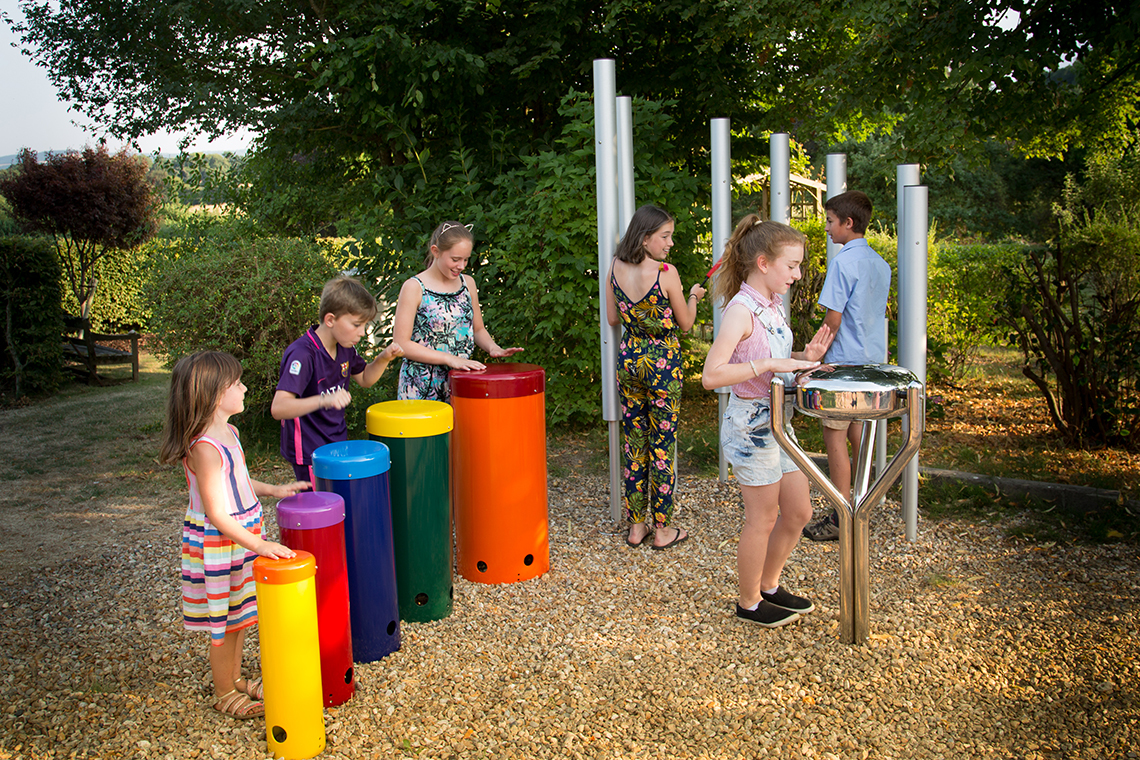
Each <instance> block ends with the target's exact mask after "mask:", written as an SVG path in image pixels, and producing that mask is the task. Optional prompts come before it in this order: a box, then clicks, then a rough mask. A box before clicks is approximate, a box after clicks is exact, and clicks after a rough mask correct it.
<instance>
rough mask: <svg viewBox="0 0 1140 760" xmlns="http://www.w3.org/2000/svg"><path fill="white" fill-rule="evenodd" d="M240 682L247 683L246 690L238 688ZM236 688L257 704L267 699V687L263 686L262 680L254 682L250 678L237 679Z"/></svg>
mask: <svg viewBox="0 0 1140 760" xmlns="http://www.w3.org/2000/svg"><path fill="white" fill-rule="evenodd" d="M238 681H245V688H242V687H241V686H238ZM234 688H235V689H237V690H238V691H240V692H241V693H242V694H245V695H246V696H247V697H249V698H250V699H252V700H254V701H255V702H260V701H262V700H263V699H265V686H264V685H262V683H261V679H260V678H255V679H253V680H252V681H251V680H250V679H248V678H238V679H235V680H234Z"/></svg>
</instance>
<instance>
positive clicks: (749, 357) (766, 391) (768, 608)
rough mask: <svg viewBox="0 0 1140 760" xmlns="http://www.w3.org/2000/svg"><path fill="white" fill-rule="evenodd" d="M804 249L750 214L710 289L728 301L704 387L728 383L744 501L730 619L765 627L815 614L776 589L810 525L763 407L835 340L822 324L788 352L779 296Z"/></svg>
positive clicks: (729, 431)
mask: <svg viewBox="0 0 1140 760" xmlns="http://www.w3.org/2000/svg"><path fill="white" fill-rule="evenodd" d="M806 244H807V239H806V238H805V237H804V236H803V234H801V233H800V232H798V231H796V230H794V229H792V228H791V227H789V226H787V225H786V224H780V223H779V222H765V221H762V220H761V219H760V218H759V217H758V216H756V215H755V214H751V215H749V216H747V217H745V218H744V219H743V220H742V221H741V222H740V224H739V225H737V227H736V230H735V231H734V232H733V233H732V237H731V238H729V241H728V244H727V245H726V246H725V251H724V258H723V260H722V263H721V266H720V270H719V271H718V273H717V279H716V282H715V284H714V292H715V293H716V296H717V298H718V299H720V300H722V301H728V305H727V306H726V307H725V311H724V318H723V319H722V320H721V326H720V331H719V332H718V333H717V337H716V340H715V341H714V342H713V345H712V348H710V349H709V353H708V356H707V357H706V359H705V367H704V373H703V375H702V377H701V382H702V384H703V385H704V387H705V388H708V389H713V388H723V387H725V386H729V385H731V386H732V396H731V397H730V399H729V402H728V406H727V408H726V410H725V414H724V417H723V418H722V420H721V432H720V438H721V446H722V447H723V451H724V453H725V457H726V458H727V459H728V461H729V462H730V463H731V464H732V473H733V476H734V477H735V478H736V481H737V483H738V484H739V485H740V494H741V497H742V499H743V501H744V527H743V529H742V530H741V532H740V542H739V544H738V545H737V550H736V569H737V575H738V582H739V598H738V599H737V603H736V616H737V617H739V618H741V619H743V620H747V621H750V622H754V623H758V624H759V625H762V626H764V627H767V628H776V627H778V626H782V625H786V624H788V623H791V622H793V621H795V620H798V619H799V616H800V615H803V614H806V613H808V612H811V611H812V610H813V609H815V606H814V605H813V604H812V603H811V602H810V601H808V600H807V599H804V598H803V597H799V596H796V595H795V594H792V593H790V592H788V591H787V590H785V589H784V588H783V587H782V586H781V585H780V574H781V573H782V572H783V569H784V563H785V562H787V559H788V556H789V555H790V554H791V553H792V549H793V548H795V545H796V542H797V541H798V540H799V537H800V531H801V530H802V529H803V527H804V526H805V525H807V522H808V520H809V519H811V500H810V497H809V487H808V480H807V476H805V475H804V474H803V473H802V472H800V471H799V469H797V468H796V466H795V464H794V463H793V462H792V460H791V458H790V457H789V456H788V455H787V454H785V453H784V451H783V450H782V449H781V448H780V446H779V444H777V443H776V439H775V436H774V435H772V429H771V410H770V407H769V397H770V395H771V381H772V376H773V374H774V373H776V374H781V375H783V374H784V373H793V372H797V371H799V370H804V369H811V368H812V367H816V366H819V359H820V357H822V356H823V354H824V351H826V350H827V346H828V345H829V344H830V343H831V339H832V337H833V336H832V333H831V330H830V329H829V328H828V327H826V326H824V327H821V328H820V329H819V332H817V333H816V334H815V337H813V338H812V340H811V342H810V343H808V344H807V346H805V347H804V350H803V351H801V352H794V351H792V331H791V328H790V327H789V326H788V323H787V321H786V320H785V319H784V312H783V309H782V308H781V304H782V298H781V296H783V295H784V294H786V293H787V292H788V289H789V288H790V287H791V286H792V283H794V282H795V281H796V280H798V279H799V278H800V264H801V263H802V262H803V258H804V254H805V251H806ZM730 299H731V300H730ZM790 379H791V378H790V377H788V378H786V379H785V382H787V381H789V380H790ZM788 418H789V421H790V415H789V416H788ZM790 433H791V431H790V425H789V434H790Z"/></svg>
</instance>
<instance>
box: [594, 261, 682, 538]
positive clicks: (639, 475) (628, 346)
mask: <svg viewBox="0 0 1140 760" xmlns="http://www.w3.org/2000/svg"><path fill="white" fill-rule="evenodd" d="M668 266H669V265H668V264H662V265H661V268H660V269H659V270H658V274H657V281H656V282H654V283H653V287H651V288H650V289H649V292H648V293H646V294H645V297H643V298H642V299H641V300H640V301H638V302H636V303H634V302H633V301H631V300H630V298H629V296H627V295H626V294H625V293H624V292H623V291H622V289H621V286H619V285H618V283H617V279H616V278H614V277H613V276H612V275H611V277H610V279H611V287H612V288H613V290H614V297H615V301H616V303H617V309H618V314H619V315H620V317H621V323H622V326H623V327H625V334H624V335H623V336H622V339H621V347H620V349H619V353H618V359H617V381H618V394H619V397H620V398H621V415H622V434H623V437H624V438H625V443H624V446H623V449H622V453H623V455H624V463H623V464H624V467H623V470H622V480H623V484H624V488H623V500H624V504H625V511H626V514H627V516H628V517H629V519H630V521H631V522H635V523H639V522H645V521H646V516H647V513H648V514H649V515H651V516H652V519H653V523H654V525H655V526H656V527H658V528H663V527H665V526H667V525H668V524H669V520H670V518H671V517H672V515H673V492H674V489H675V487H676V481H677V477H676V472H675V470H674V466H673V450H674V446H675V444H676V441H677V415H678V413H679V412H680V410H681V344H680V341H679V340H678V339H677V334H678V328H677V322H676V320H675V319H673V309H672V307H670V305H669V297H668V296H666V295H665V292H664V291H663V290H662V289H661V272H663V271H665V270H666V268H667V267H668Z"/></svg>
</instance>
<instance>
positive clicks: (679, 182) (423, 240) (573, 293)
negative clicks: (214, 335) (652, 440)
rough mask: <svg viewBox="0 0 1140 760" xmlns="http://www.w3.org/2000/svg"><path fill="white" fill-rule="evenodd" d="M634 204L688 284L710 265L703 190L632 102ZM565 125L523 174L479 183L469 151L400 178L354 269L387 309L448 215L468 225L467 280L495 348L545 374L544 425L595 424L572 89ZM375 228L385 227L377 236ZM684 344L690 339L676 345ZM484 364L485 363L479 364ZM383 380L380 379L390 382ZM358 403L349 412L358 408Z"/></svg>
mask: <svg viewBox="0 0 1140 760" xmlns="http://www.w3.org/2000/svg"><path fill="white" fill-rule="evenodd" d="M633 107H634V119H635V122H636V124H637V125H638V126H637V129H636V130H635V145H634V150H635V165H636V166H637V167H638V168H637V176H636V186H635V197H636V198H637V203H638V205H640V204H643V203H655V204H657V205H659V206H661V207H662V208H664V209H666V210H667V211H668V212H669V213H670V214H672V215H673V216H674V217H675V218H676V220H677V231H676V234H675V236H674V240H675V243H676V244H675V246H674V247H673V249H672V251H671V252H670V254H669V260H670V262H672V263H674V264H675V265H676V266H677V268H678V270H679V272H680V274H681V280H682V282H683V283H684V284H685V286H686V288H687V287H688V286H689V285H690V284H691V283H693V282H699V281H700V280H701V278H703V277H704V273H705V271H706V270H707V268H708V266H709V263H708V262H709V261H710V255H709V251H707V250H698V240H700V239H702V236H707V233H708V220H707V212H706V211H705V210H704V208H703V207H702V206H700V205H699V204H698V199H699V198H700V192H701V182H700V181H699V180H698V179H696V178H694V177H692V176H690V175H688V174H685V173H682V172H680V171H677V170H675V169H673V168H671V167H672V166H673V162H672V158H673V156H672V155H671V153H670V151H671V148H670V144H669V141H668V140H666V139H665V130H666V129H667V127H668V117H667V116H666V115H665V107H664V106H663V105H662V104H658V103H652V102H647V101H644V100H639V99H635V100H634V103H633ZM562 115H563V116H565V117H567V126H566V127H565V128H564V129H563V131H562V133H561V134H560V135H559V136H558V137H557V139H555V140H554V141H553V143H552V145H551V148H550V150H544V151H540V152H538V153H536V154H534V155H531V156H522V157H520V160H521V163H522V166H521V167H517V168H512V169H510V170H507V171H504V172H502V173H500V174H498V175H496V176H494V177H490V178H483V177H482V176H480V175H479V174H478V170H477V167H476V166H475V164H474V162H473V161H472V160H471V157H470V154H469V153H468V152H466V151H465V150H462V149H460V150H457V151H455V152H454V153H453V154H452V156H451V157H449V158H448V157H444V158H441V157H434V158H432V159H431V160H427V161H424V162H423V163H421V164H420V165H418V166H416V167H415V173H417V174H419V173H421V172H422V173H423V175H424V176H425V177H426V180H412V179H408V180H404V179H403V178H402V177H403V175H396V177H397V179H398V181H396V180H393V184H392V187H391V197H392V198H394V199H396V201H398V203H397V202H396V201H393V203H392V208H394V209H398V213H396V212H395V211H393V212H388V211H386V210H385V211H379V212H377V215H376V217H375V218H374V219H371V220H369V221H370V224H368V225H366V227H368V228H370V229H371V230H372V235H373V237H372V238H370V239H366V236H364V235H361V236H360V237H361V240H360V242H359V243H358V244H357V245H356V250H357V256H358V261H357V262H356V264H357V265H358V266H359V267H360V268H362V269H365V270H367V271H368V273H369V277H370V279H371V280H372V281H373V283H374V284H375V286H376V287H377V288H378V290H379V291H380V292H381V294H382V298H383V299H385V300H387V301H388V302H389V303H395V300H396V294H397V292H398V291H399V288H400V285H401V284H402V283H403V281H404V280H406V279H407V278H408V277H410V276H411V275H413V274H416V273H417V272H419V271H420V270H422V269H423V260H424V256H425V254H426V252H427V241H428V238H429V237H430V235H431V232H432V230H433V229H434V228H435V226H436V225H437V224H439V223H440V222H441V221H443V220H445V219H458V220H461V221H463V222H469V223H472V224H473V225H474V232H475V250H474V252H473V254H472V256H471V262H470V264H469V265H468V269H467V274H470V275H471V276H472V277H474V279H475V281H476V283H477V285H478V287H479V301H480V305H481V307H482V310H483V318H484V322H485V323H486V324H487V327H488V329H489V330H490V331H491V334H492V335H493V336H494V337H495V340H496V341H497V342H498V343H499V345H501V346H523V347H524V349H525V350H524V352H523V353H521V354H518V355H516V357H515V360H516V361H522V362H527V363H532V364H537V365H539V366H541V367H543V369H544V370H545V371H546V378H547V386H546V411H547V421H548V423H549V424H551V425H560V424H565V423H570V424H589V423H594V422H596V421H597V420H598V418H599V417H600V416H601V383H600V379H599V373H600V366H601V348H600V336H599V327H598V320H599V305H598V271H597V269H598V239H597V201H596V199H595V194H594V188H595V186H596V181H595V177H594V174H595V170H594V148H593V129H594V126H593V106H592V104H591V101H590V99H589V98H588V97H587V96H585V95H582V94H580V93H571V94H570V95H568V96H567V97H566V98H564V100H563V104H562ZM376 230H382V233H381V234H380V236H379V237H378V238H377V237H374V236H375V234H376V233H375V231H376ZM683 340H684V341H687V340H688V338H683ZM476 358H485V357H478V356H477V357H476ZM388 381H389V380H388V379H385V380H383V381H382V382H388ZM355 405H356V404H355V401H354V403H353V406H355Z"/></svg>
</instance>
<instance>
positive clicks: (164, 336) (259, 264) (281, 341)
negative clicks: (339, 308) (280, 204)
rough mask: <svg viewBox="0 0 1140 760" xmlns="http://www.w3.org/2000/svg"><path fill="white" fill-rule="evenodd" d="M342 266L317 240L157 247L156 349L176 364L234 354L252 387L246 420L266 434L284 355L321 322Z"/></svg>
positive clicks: (151, 290)
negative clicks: (208, 354) (328, 290)
mask: <svg viewBox="0 0 1140 760" xmlns="http://www.w3.org/2000/svg"><path fill="white" fill-rule="evenodd" d="M337 271H338V267H337V265H336V263H335V262H334V261H333V260H332V259H331V258H330V255H329V252H328V251H327V250H326V249H323V248H322V247H321V245H319V244H318V243H314V242H311V241H302V240H293V239H281V238H260V239H250V238H248V237H245V236H240V237H239V236H237V235H232V236H229V235H226V234H221V235H214V236H210V237H203V238H199V239H192V238H185V239H182V240H174V241H169V242H168V243H167V246H166V247H165V248H162V249H158V250H156V255H155V264H154V268H153V276H152V278H151V279H150V281H149V282H148V284H147V286H146V288H145V294H146V298H147V302H148V303H149V305H150V311H151V321H150V324H151V330H152V331H153V333H154V335H155V344H156V350H157V351H158V352H159V353H160V354H162V355H163V356H165V358H166V359H167V360H168V362H169V363H171V364H173V362H175V361H177V360H178V359H180V358H181V357H183V356H186V355H188V354H192V353H194V352H196V351H202V350H207V349H209V350H216V351H228V352H229V353H231V354H233V355H234V356H235V357H237V359H238V361H240V362H241V363H242V367H243V369H244V371H243V374H242V380H243V382H244V383H245V384H246V386H247V387H248V388H249V392H248V393H247V394H246V399H245V406H246V411H245V413H244V414H243V415H242V422H241V423H240V424H241V425H242V426H243V430H244V429H245V428H252V429H254V430H256V431H258V432H261V433H263V432H265V431H267V430H272V429H275V428H276V425H277V423H275V422H274V421H273V420H272V418H271V417H270V415H269V407H270V404H271V403H272V401H273V394H274V389H275V388H276V386H277V380H278V372H279V368H280V364H281V355H282V353H283V352H284V351H285V348H286V347H287V346H288V345H289V344H290V343H292V342H293V341H294V340H296V339H297V338H299V337H300V336H301V335H302V334H303V333H304V331H305V329H306V328H307V327H308V326H309V325H311V324H314V323H315V322H316V321H317V307H318V303H319V301H320V294H321V288H322V287H323V286H324V284H325V283H326V282H327V281H328V280H330V279H331V278H332V277H333V276H335V275H336V273H337Z"/></svg>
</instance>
